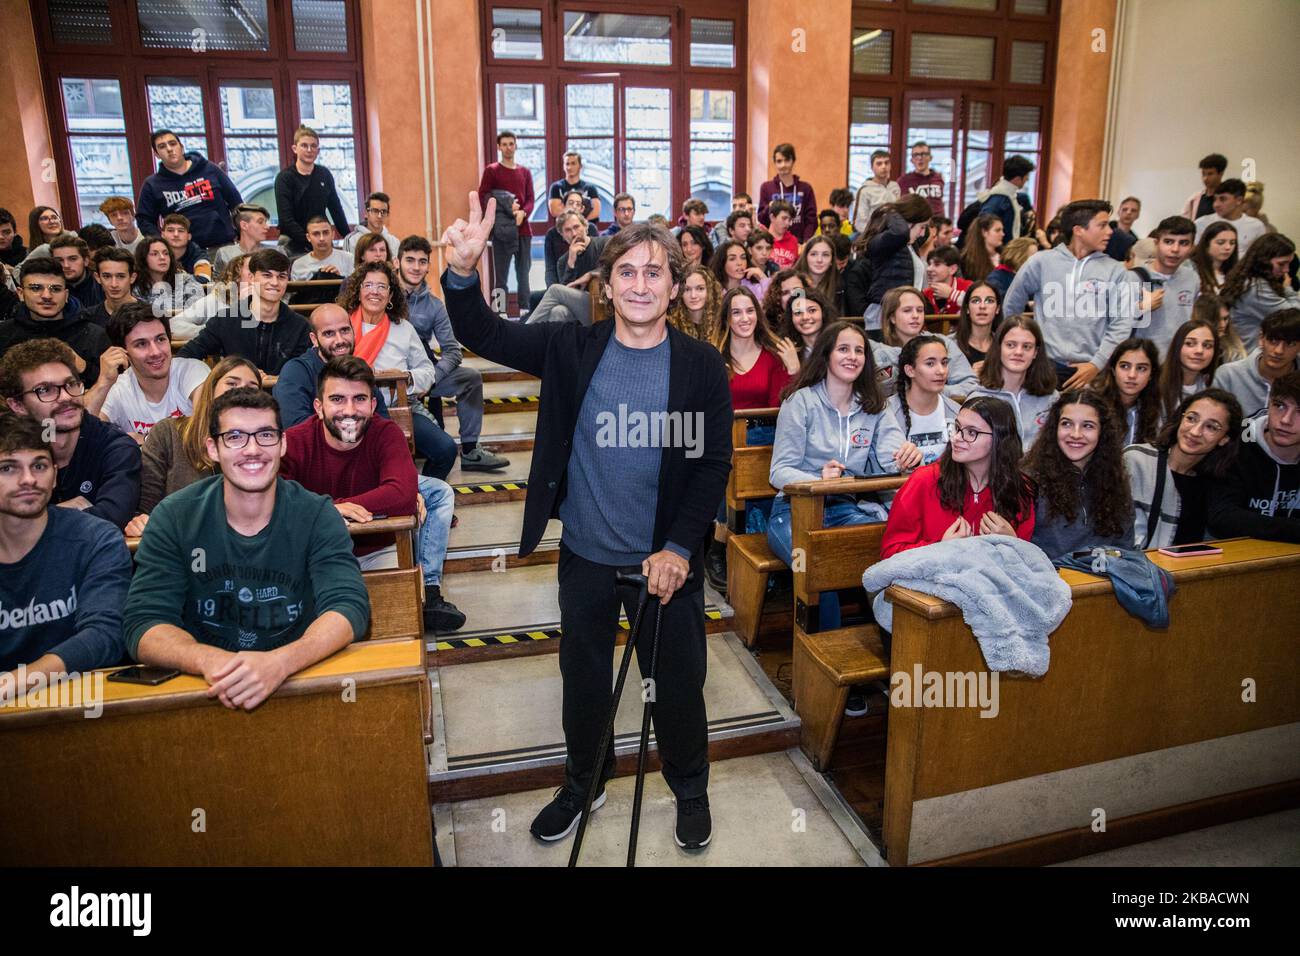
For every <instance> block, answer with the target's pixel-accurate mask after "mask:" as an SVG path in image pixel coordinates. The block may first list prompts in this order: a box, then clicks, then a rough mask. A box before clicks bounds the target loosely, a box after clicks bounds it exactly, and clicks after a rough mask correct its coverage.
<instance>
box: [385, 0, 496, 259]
mask: <svg viewBox="0 0 1300 956" xmlns="http://www.w3.org/2000/svg"><path fill="white" fill-rule="evenodd" d="M361 8H362V17H363V19H362V24H361V42H362V58H363V62H364V70H365V84H366V128H367V134H368V136H369V141H370V173H371V180H372V183H373V188H374V189H383V190H384V191H385V192H387V193H388V194H389V196H390V197H391V199H392V210H393V217H392V222H391V223H390V224H389V229H390V230H392V232H393V233H394V234H395V235H397V236H398V237H401V236H406V235H410V234H411V233H419V234H421V235H424V236H427V237H428V238H430V239H436V238H438V237H439V236H441V235H442V232H443V230H444V229H445V228H446V227H447V226H448V225H449V224H450V223H451V222H453V221H454V220H455V219H456V218H457V217H458V216H464V215H465V212H466V197H467V194H468V193H469V191H470V190H471V189H474V188H476V187H477V186H478V181H479V175H480V173H481V172H482V169H483V157H482V127H483V72H482V54H481V50H480V36H479V34H480V30H479V23H480V20H479V2H478V0H367V2H366V3H364V4H362V5H361ZM435 14H436V18H435V16H434V15H435ZM435 24H436V28H435ZM422 120H423V122H422ZM426 157H427V162H426Z"/></svg>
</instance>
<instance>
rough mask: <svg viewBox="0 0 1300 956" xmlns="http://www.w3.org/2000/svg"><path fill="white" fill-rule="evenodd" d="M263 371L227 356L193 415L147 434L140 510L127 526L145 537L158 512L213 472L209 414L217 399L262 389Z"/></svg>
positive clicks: (201, 390)
mask: <svg viewBox="0 0 1300 956" xmlns="http://www.w3.org/2000/svg"><path fill="white" fill-rule="evenodd" d="M261 387H262V373H261V372H259V371H258V370H257V368H256V366H254V365H253V363H252V362H250V361H249V360H248V359H246V358H240V357H239V356H238V355H231V356H229V357H227V358H223V359H222V360H221V361H220V362H218V363H217V364H216V366H215V367H214V368H213V369H212V370H211V372H209V373H208V375H207V377H206V378H205V379H204V380H203V383H202V384H201V385H199V387H198V389H197V390H196V391H195V393H194V403H193V409H194V410H193V412H191V414H189V415H184V416H181V417H179V418H164V419H163V420H162V421H160V422H158V424H156V425H154V427H153V428H151V429H149V434H148V435H146V436H145V439H144V445H143V446H141V448H140V464H141V468H140V510H139V513H138V514H137V515H136V516H135V517H134V518H132V519H131V520H130V521H129V522H128V523H127V526H126V533H127V534H128V535H131V536H132V537H139V536H140V535H141V534H143V533H144V529H145V525H147V524H148V523H149V515H150V514H151V513H152V512H153V509H154V508H156V507H157V506H158V502H160V501H162V500H163V499H164V498H166V497H167V496H168V495H170V494H172V493H173V492H177V491H180V490H181V489H182V488H188V487H189V486H190V485H192V484H194V482H196V481H198V480H199V479H200V478H206V477H208V476H209V475H211V474H212V469H213V463H212V459H210V458H209V457H208V447H207V441H208V429H207V425H206V423H207V420H208V413H209V412H211V410H212V403H213V402H214V401H216V399H217V398H219V397H220V396H222V395H224V394H226V392H229V391H231V390H232V389H236V388H261Z"/></svg>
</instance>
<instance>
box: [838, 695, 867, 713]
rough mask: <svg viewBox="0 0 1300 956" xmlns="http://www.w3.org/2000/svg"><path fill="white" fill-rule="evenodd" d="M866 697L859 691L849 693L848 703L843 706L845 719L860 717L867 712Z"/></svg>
mask: <svg viewBox="0 0 1300 956" xmlns="http://www.w3.org/2000/svg"><path fill="white" fill-rule="evenodd" d="M868 709H869V708H868V707H867V695H866V694H864V693H862V692H861V691H857V690H854V691H850V692H849V699H848V702H847V703H846V704H845V705H844V715H845V716H846V717H861V716H863V715H864V714H866V712H867V711H868Z"/></svg>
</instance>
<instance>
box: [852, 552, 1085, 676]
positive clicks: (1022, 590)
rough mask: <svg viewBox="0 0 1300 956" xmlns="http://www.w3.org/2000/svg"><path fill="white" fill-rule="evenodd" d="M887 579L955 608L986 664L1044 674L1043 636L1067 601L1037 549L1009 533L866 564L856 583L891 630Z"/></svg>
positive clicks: (1065, 587) (1065, 591)
mask: <svg viewBox="0 0 1300 956" xmlns="http://www.w3.org/2000/svg"><path fill="white" fill-rule="evenodd" d="M891 584H897V585H899V586H900V587H905V588H910V589H912V590H913V591H920V592H921V593H922V594H931V595H934V596H935V597H937V598H942V599H943V600H945V601H948V602H950V603H952V604H955V605H957V607H959V608H960V609H961V613H962V619H963V620H964V621H965V622H966V624H967V625H968V626H969V627H970V629H971V630H972V631H974V632H975V639H976V640H977V641H979V645H980V650H981V651H982V652H983V653H984V661H985V663H987V664H988V667H989V670H992V671H1019V672H1021V673H1024V674H1028V675H1029V676H1031V677H1041V676H1042V675H1044V674H1046V673H1047V663H1048V658H1049V651H1048V646H1047V635H1049V634H1051V633H1052V631H1054V630H1056V628H1057V627H1059V626H1060V624H1061V621H1063V620H1065V615H1066V614H1068V613H1069V611H1070V605H1071V603H1072V601H1071V597H1070V586H1069V585H1068V584H1066V583H1065V582H1064V581H1062V580H1061V576H1060V574H1059V573H1058V572H1057V570H1056V568H1055V567H1054V566H1053V564H1052V562H1051V559H1049V558H1048V557H1047V555H1046V554H1045V553H1044V552H1043V550H1042V549H1041V548H1039V547H1038V546H1036V545H1033V544H1030V543H1029V542H1028V541H1021V540H1020V539H1019V538H1014V537H1011V536H1009V535H1003V534H994V535H978V536H976V537H973V538H954V539H952V540H950V541H938V542H936V543H934V544H928V545H925V546H924V547H920V548H913V549H911V550H909V551H903V552H901V553H899V554H896V555H894V556H893V557H892V558H887V559H886V560H884V561H880V562H878V563H876V564H873V565H872V566H871V567H869V568H867V570H866V571H865V572H864V573H863V575H862V586H863V587H864V588H866V590H867V592H868V593H869V594H872V595H873V597H874V600H873V602H872V609H873V610H874V611H875V613H876V621H877V623H878V624H880V626H881V627H883V628H885V629H886V630H888V631H892V630H893V616H894V608H893V605H891V604H890V603H889V602H888V601H886V600H884V595H883V594H881V593H878V592H882V591H884V589H885V588H887V587H889V586H890V585H891Z"/></svg>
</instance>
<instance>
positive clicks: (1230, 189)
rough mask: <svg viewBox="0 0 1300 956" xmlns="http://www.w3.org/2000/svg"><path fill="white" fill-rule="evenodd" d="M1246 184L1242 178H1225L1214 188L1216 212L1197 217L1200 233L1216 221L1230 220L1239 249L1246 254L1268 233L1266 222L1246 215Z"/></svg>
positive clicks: (1197, 226) (1197, 228)
mask: <svg viewBox="0 0 1300 956" xmlns="http://www.w3.org/2000/svg"><path fill="white" fill-rule="evenodd" d="M1245 206H1246V184H1245V183H1243V182H1242V181H1241V180H1240V179H1225V180H1223V182H1221V183H1219V185H1218V186H1217V187H1215V190H1214V212H1211V213H1208V214H1206V215H1204V216H1197V217H1196V231H1197V233H1198V235H1199V234H1200V233H1202V232H1204V231H1205V230H1206V229H1207V228H1208V227H1209V226H1211V225H1213V224H1214V223H1216V222H1230V223H1232V225H1233V226H1234V227H1235V228H1236V230H1237V241H1238V242H1239V243H1240V246H1239V249H1240V251H1241V253H1242V254H1243V255H1244V254H1245V253H1246V250H1247V249H1249V248H1250V246H1251V244H1252V243H1254V242H1255V241H1256V240H1257V239H1259V238H1260V237H1261V236H1264V235H1266V234H1267V233H1268V230H1267V229H1266V228H1265V226H1264V224H1263V223H1262V222H1260V221H1259V220H1258V219H1256V218H1255V217H1254V216H1248V215H1246V209H1245Z"/></svg>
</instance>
